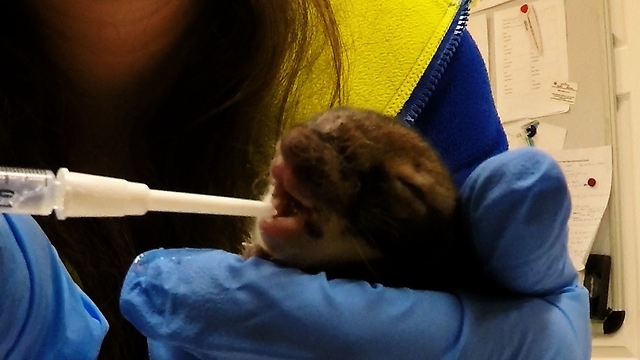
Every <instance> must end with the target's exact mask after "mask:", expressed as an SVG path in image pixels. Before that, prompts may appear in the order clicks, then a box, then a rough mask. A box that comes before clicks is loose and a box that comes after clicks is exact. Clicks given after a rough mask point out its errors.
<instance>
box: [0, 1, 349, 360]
mask: <svg viewBox="0 0 640 360" xmlns="http://www.w3.org/2000/svg"><path fill="white" fill-rule="evenodd" d="M200 6H201V9H200V10H199V11H198V17H197V19H195V21H193V23H192V24H191V26H190V28H189V29H188V30H187V32H186V33H185V34H184V37H183V38H182V41H181V42H180V43H179V44H178V45H177V47H176V48H175V49H173V51H171V52H170V55H169V57H168V58H167V59H165V62H164V63H163V65H162V66H161V69H160V70H158V73H157V74H155V75H157V76H154V78H155V79H157V80H158V81H157V82H155V83H153V84H148V86H149V87H150V88H153V89H156V90H155V94H157V95H155V96H154V97H153V98H152V99H151V100H148V101H143V102H141V104H140V106H139V107H140V109H138V110H139V111H138V113H139V115H138V116H136V118H135V119H134V120H135V123H134V125H133V131H132V133H131V137H130V139H129V144H131V147H130V148H128V149H126V152H125V154H127V159H126V161H127V162H128V163H129V165H131V168H133V169H136V171H135V173H132V174H128V176H130V178H128V180H131V181H139V182H144V183H147V184H148V185H149V186H150V187H151V188H157V189H167V190H175V191H189V192H197V193H211V194H218V195H230V196H240V197H256V196H257V195H258V194H257V192H259V191H260V188H257V189H256V188H255V186H254V182H255V180H256V179H257V178H258V177H259V175H260V174H262V172H263V171H264V170H265V169H266V167H267V166H268V160H269V159H270V157H271V151H272V144H273V142H274V141H275V139H276V138H277V137H278V136H279V134H280V133H281V131H282V129H283V126H284V124H285V122H286V119H283V118H282V116H283V114H284V108H285V105H286V104H287V100H288V99H289V98H290V95H291V93H292V91H293V89H294V83H295V77H296V74H297V73H298V71H299V70H300V68H301V67H302V66H305V62H306V61H308V59H307V52H308V49H309V42H310V39H311V38H312V37H314V36H318V34H320V35H321V36H326V39H327V43H328V44H329V45H330V46H329V47H328V48H329V49H331V51H332V56H333V58H334V65H335V66H334V69H335V87H334V88H333V89H327V91H329V92H331V93H332V94H333V101H334V102H338V101H339V99H338V98H339V88H340V74H341V62H340V46H339V40H338V39H339V37H338V31H337V27H336V24H335V21H334V18H333V13H332V9H331V6H330V4H329V1H328V0H297V1H292V0H252V1H249V0H245V1H240V0H239V1H208V0H202V1H200ZM33 25H34V23H33V19H31V18H30V16H29V11H27V9H26V6H25V4H24V3H23V2H21V1H2V2H0V57H1V58H2V65H1V67H0V126H1V127H2V130H1V131H0V164H1V165H4V166H19V167H36V168H47V169H52V170H55V169H57V168H59V167H66V166H69V165H68V163H69V159H70V157H71V156H72V155H73V154H72V153H71V150H70V148H69V146H68V144H69V143H70V142H71V141H72V139H71V138H70V136H71V135H70V134H72V133H73V131H72V129H73V128H74V121H75V120H76V119H73V116H72V115H70V114H73V112H72V111H71V110H70V109H72V108H73V103H74V99H73V96H71V95H70V94H69V92H66V91H64V90H65V85H64V84H65V82H66V81H67V79H65V77H64V76H63V75H62V72H61V71H59V69H57V68H56V66H55V65H54V63H53V62H52V61H51V60H50V58H49V56H48V54H47V52H46V50H45V47H44V46H43V44H42V40H41V39H40V37H39V36H38V33H37V31H35V26H33ZM157 89H159V90H157ZM329 105H331V104H327V106H329ZM96 161H100V160H99V159H98V160H96ZM71 170H73V171H83V169H71ZM101 175H106V176H114V174H109V173H102V174H101ZM38 221H39V223H40V224H41V226H42V227H43V228H44V230H45V232H46V233H47V235H48V236H49V237H50V239H51V241H52V243H53V244H54V246H55V247H56V248H57V250H58V252H59V254H60V256H61V257H62V258H63V260H64V261H65V264H67V266H68V267H69V268H70V269H71V270H72V272H73V273H75V274H76V280H77V281H78V282H79V283H80V285H81V286H82V288H83V289H84V290H85V291H86V292H87V294H88V295H89V296H90V297H91V298H92V299H93V300H94V301H95V302H96V304H97V305H98V307H99V308H100V309H101V310H102V312H103V313H104V314H105V316H106V317H107V319H108V321H109V323H110V330H109V333H108V334H107V338H106V339H105V342H104V343H103V347H102V351H101V358H105V359H125V358H132V359H137V358H146V357H147V356H148V354H147V350H146V341H145V339H144V338H143V337H142V336H141V335H140V334H138V333H137V332H136V330H135V329H133V327H132V326H131V325H129V324H128V323H127V322H126V321H125V320H124V319H123V318H122V316H121V315H120V312H119V308H118V298H119V293H120V286H121V283H122V280H123V277H124V274H125V272H126V270H127V269H128V267H129V265H130V264H131V262H132V260H133V259H134V257H135V256H136V255H137V254H139V253H140V252H143V251H145V250H148V249H151V248H157V247H165V248H170V247H184V246H189V247H217V248H221V249H226V250H230V251H237V249H238V246H239V242H240V241H241V239H242V238H243V237H244V231H245V230H244V229H245V223H244V222H243V221H242V220H240V219H233V218H221V217H211V216H197V215H172V214H148V215H145V216H143V217H132V218H118V219H68V220H65V221H63V222H60V221H56V220H54V219H52V218H39V219H38Z"/></svg>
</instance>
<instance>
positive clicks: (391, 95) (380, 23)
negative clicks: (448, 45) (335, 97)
mask: <svg viewBox="0 0 640 360" xmlns="http://www.w3.org/2000/svg"><path fill="white" fill-rule="evenodd" d="M332 6H333V8H334V12H335V14H336V19H337V22H338V28H339V30H340V35H341V39H342V43H343V44H342V46H343V49H342V51H343V63H344V74H343V89H342V91H343V102H342V104H343V105H349V106H354V107H360V108H369V109H373V110H378V111H381V112H383V113H385V114H388V115H392V116H394V115H397V113H398V112H399V111H400V110H401V109H402V106H403V105H404V103H405V102H406V101H407V99H408V98H409V96H410V95H411V93H412V91H413V89H414V88H415V86H416V84H417V83H418V80H420V78H421V76H422V74H423V73H424V71H425V69H426V68H427V65H428V64H429V62H430V61H431V59H432V58H433V56H434V54H435V52H436V50H437V49H438V45H439V44H440V43H441V41H442V39H443V37H444V36H445V34H446V32H447V30H448V29H449V27H450V25H451V23H452V21H453V20H454V18H455V14H456V12H457V11H458V9H459V6H460V4H459V2H458V1H455V0H382V1H371V0H333V1H332ZM314 41H315V43H314V44H313V46H312V54H313V52H315V53H316V54H317V56H316V55H312V57H313V58H315V59H316V61H314V62H313V64H312V65H311V66H310V67H308V68H307V69H306V71H304V72H303V73H302V75H301V76H300V77H299V78H298V80H297V83H296V90H295V93H296V101H295V104H293V107H291V108H290V109H289V111H288V114H287V117H288V118H289V119H291V116H293V119H295V120H294V121H296V122H299V121H303V120H304V119H305V118H307V117H308V116H309V115H311V114H314V113H316V112H319V111H322V110H324V109H325V108H326V106H327V104H328V103H329V102H330V99H331V89H332V85H333V81H334V77H332V74H333V73H332V62H331V58H330V56H329V54H330V52H329V51H328V49H327V47H328V45H327V44H326V43H325V42H324V40H323V39H322V38H321V37H320V36H316V37H315V40H314Z"/></svg>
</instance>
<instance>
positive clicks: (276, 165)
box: [260, 158, 313, 250]
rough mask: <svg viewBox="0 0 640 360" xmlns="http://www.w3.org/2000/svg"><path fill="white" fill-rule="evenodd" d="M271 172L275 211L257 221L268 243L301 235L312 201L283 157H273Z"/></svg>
mask: <svg viewBox="0 0 640 360" xmlns="http://www.w3.org/2000/svg"><path fill="white" fill-rule="evenodd" d="M271 176H272V177H273V179H274V183H275V184H274V189H273V194H272V200H271V202H272V204H273V207H274V209H275V212H274V215H273V216H271V217H268V218H265V219H263V220H262V221H261V222H260V230H261V232H262V235H263V237H264V238H265V241H267V242H270V243H272V242H273V241H287V240H288V239H291V238H292V237H296V236H300V235H301V234H302V233H303V232H304V231H305V222H306V221H307V219H308V218H309V216H310V214H311V210H312V207H313V201H312V200H311V199H310V198H309V196H308V195H307V194H305V190H304V188H303V187H302V186H301V185H300V183H299V182H298V179H297V178H296V177H295V176H294V175H293V171H292V169H291V167H290V166H288V165H287V164H286V163H285V162H284V160H283V159H282V158H277V159H275V160H274V162H273V164H272V166H271ZM268 245H273V244H268ZM272 250H273V249H272Z"/></svg>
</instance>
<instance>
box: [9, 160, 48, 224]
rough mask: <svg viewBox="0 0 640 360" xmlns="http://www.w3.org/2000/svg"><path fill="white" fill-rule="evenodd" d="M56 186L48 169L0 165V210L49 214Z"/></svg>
mask: <svg viewBox="0 0 640 360" xmlns="http://www.w3.org/2000/svg"><path fill="white" fill-rule="evenodd" d="M56 186H57V183H56V177H55V175H54V174H53V172H52V171H50V170H39V169H38V170H36V169H25V168H9V167H0V212H3V213H20V214H33V215H49V214H51V212H52V211H53V207H54V205H55V201H56V197H55V195H56Z"/></svg>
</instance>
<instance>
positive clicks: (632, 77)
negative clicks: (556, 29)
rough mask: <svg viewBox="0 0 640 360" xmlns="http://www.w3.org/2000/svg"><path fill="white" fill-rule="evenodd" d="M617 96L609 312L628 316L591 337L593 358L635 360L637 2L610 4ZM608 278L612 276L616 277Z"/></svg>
mask: <svg viewBox="0 0 640 360" xmlns="http://www.w3.org/2000/svg"><path fill="white" fill-rule="evenodd" d="M609 6H610V15H611V16H610V21H611V28H612V32H613V35H612V36H613V37H614V49H613V52H614V62H615V72H616V77H615V82H616V87H615V88H616V95H617V99H618V101H617V114H616V124H615V128H616V135H617V140H616V144H614V145H615V146H616V148H617V156H616V158H615V159H616V160H617V174H618V175H619V176H618V179H617V180H618V181H619V184H618V185H619V189H620V190H619V191H620V192H621V194H620V195H621V196H619V197H620V198H621V201H619V203H617V204H610V206H618V207H619V210H620V211H619V213H620V214H621V215H622V221H621V223H622V226H621V228H620V229H619V233H618V234H617V235H618V236H619V238H620V239H621V244H623V248H624V250H623V251H621V253H622V257H621V259H620V260H621V261H619V262H618V263H617V264H614V268H613V270H612V271H613V272H616V274H617V275H620V274H623V275H622V276H618V278H621V279H622V280H621V281H618V282H617V283H614V284H613V285H612V286H613V288H612V292H613V299H614V300H613V302H612V307H614V308H619V309H620V308H621V309H624V310H625V311H626V312H627V321H625V325H624V326H623V328H622V329H621V330H620V331H619V332H618V333H616V334H614V335H611V336H601V337H595V338H594V351H593V358H594V359H640V331H639V329H638V327H639V323H640V311H639V310H640V301H639V298H638V297H639V296H640V292H639V291H638V288H639V287H640V266H639V264H640V249H639V248H640V247H639V246H638V239H640V226H639V225H638V223H640V221H639V220H640V218H639V216H640V36H639V35H640V1H638V0H610V1H609ZM623 269H624V272H623V271H622V270H623ZM616 274H613V275H612V276H614V277H615V276H616Z"/></svg>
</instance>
